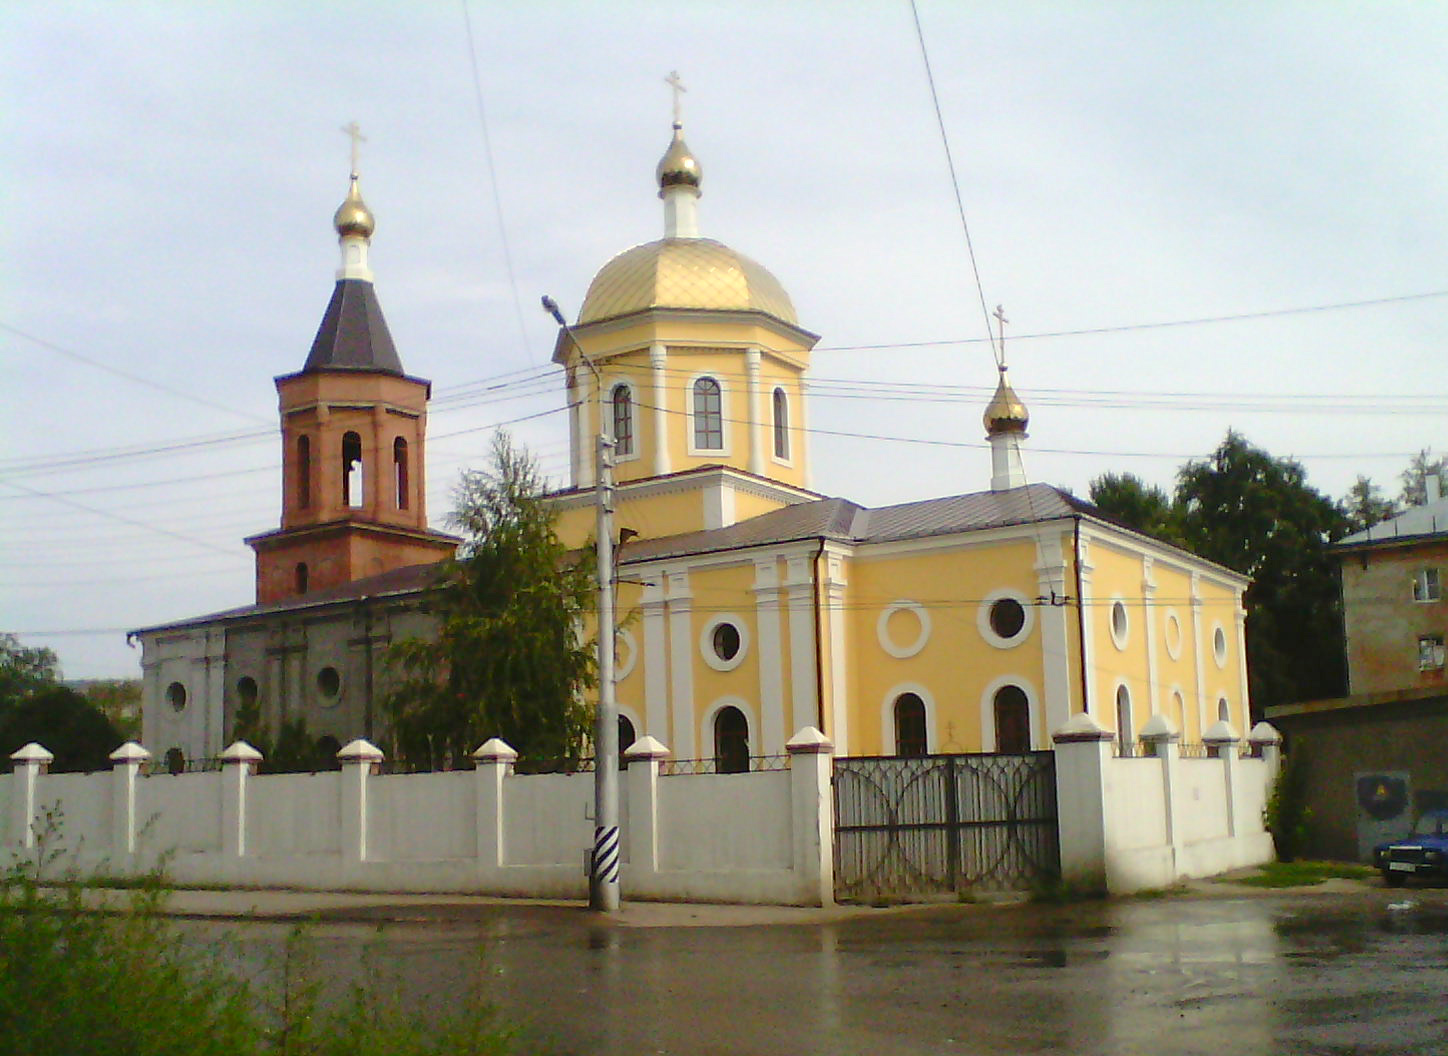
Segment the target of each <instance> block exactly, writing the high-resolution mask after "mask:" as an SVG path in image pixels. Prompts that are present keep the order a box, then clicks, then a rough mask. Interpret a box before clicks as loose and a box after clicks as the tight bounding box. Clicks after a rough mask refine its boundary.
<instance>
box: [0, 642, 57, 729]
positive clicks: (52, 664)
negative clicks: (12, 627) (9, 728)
mask: <svg viewBox="0 0 1448 1056" xmlns="http://www.w3.org/2000/svg"><path fill="white" fill-rule="evenodd" d="M59 678H60V661H59V660H58V659H57V658H56V655H55V653H54V652H53V651H52V650H50V649H46V648H44V647H40V648H32V647H30V646H25V645H21V644H20V639H19V638H16V637H15V635H13V634H5V633H0V711H4V710H5V709H6V708H7V707H9V706H10V705H12V704H14V703H15V702H16V701H18V700H19V699H20V698H22V697H24V696H27V695H29V694H31V693H34V692H35V691H36V690H39V689H44V688H46V687H47V686H53V685H55V683H56V681H57V680H58V679H59Z"/></svg>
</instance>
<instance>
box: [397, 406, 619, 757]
mask: <svg viewBox="0 0 1448 1056" xmlns="http://www.w3.org/2000/svg"><path fill="white" fill-rule="evenodd" d="M491 463H492V464H491V466H490V468H489V469H488V470H486V471H482V472H467V473H464V474H463V476H462V479H461V481H460V483H459V485H458V488H457V492H456V500H457V509H456V511H455V512H454V514H453V515H452V518H451V523H452V525H453V526H454V527H456V528H458V529H459V530H460V531H461V532H462V533H463V535H464V542H463V545H462V548H461V550H460V552H459V555H458V557H457V558H456V559H454V560H451V561H449V562H447V563H446V564H445V567H444V574H443V581H442V585H441V586H440V587H439V588H438V589H437V594H436V601H435V608H436V612H437V614H438V631H437V636H436V638H433V639H417V638H415V639H409V640H406V641H402V642H398V643H396V644H394V645H393V646H392V647H391V648H390V649H389V650H388V654H387V659H388V664H389V666H390V668H391V669H392V671H393V672H394V677H395V678H396V679H397V681H396V684H395V686H394V688H393V689H392V691H391V692H390V693H389V694H388V695H387V699H386V707H387V709H388V712H389V714H390V717H391V720H392V734H393V737H394V746H393V748H394V754H397V755H400V756H401V757H402V758H403V759H405V760H406V761H408V762H410V763H412V764H414V765H418V764H423V763H426V764H428V765H435V764H437V763H438V762H441V761H443V760H444V759H452V760H456V759H461V758H466V756H467V755H468V753H470V752H472V751H473V750H474V749H476V748H477V747H478V745H480V744H481V743H482V742H484V741H486V740H487V739H488V738H490V737H501V738H503V740H505V741H507V742H508V743H509V744H510V745H512V746H513V747H514V748H515V749H517V751H518V753H519V754H520V755H522V756H524V757H528V758H533V759H576V758H577V757H578V756H579V754H580V753H581V751H582V748H583V744H584V740H585V738H586V735H587V732H588V727H589V718H590V712H591V709H590V708H589V707H587V706H586V705H585V703H584V702H583V692H584V690H586V689H588V688H589V687H591V686H593V685H594V683H595V667H594V658H593V653H592V650H591V647H590V645H589V644H588V643H587V642H585V641H584V640H583V636H582V625H583V618H584V616H585V614H586V613H587V612H589V611H590V610H591V609H592V607H593V591H594V565H593V562H592V559H591V554H589V553H587V552H584V553H583V554H570V553H569V552H568V551H566V550H565V549H564V547H563V544H562V543H560V542H559V541H558V537H557V535H556V534H555V532H554V521H555V514H554V512H553V510H552V508H551V507H550V506H548V505H547V504H545V503H544V502H543V501H542V498H541V496H542V493H543V487H542V476H541V474H540V473H539V471H538V467H537V465H536V463H535V462H534V461H533V459H532V458H531V456H529V455H528V454H527V452H525V451H523V450H521V449H519V448H516V447H514V446H513V443H512V440H511V439H510V438H509V437H508V435H507V434H506V433H499V434H497V435H496V436H495V437H494V439H493V447H492V454H491Z"/></svg>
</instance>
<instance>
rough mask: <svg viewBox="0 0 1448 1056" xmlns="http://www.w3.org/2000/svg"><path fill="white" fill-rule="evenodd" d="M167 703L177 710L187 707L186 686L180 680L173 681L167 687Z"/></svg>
mask: <svg viewBox="0 0 1448 1056" xmlns="http://www.w3.org/2000/svg"><path fill="white" fill-rule="evenodd" d="M166 703H167V704H170V705H171V707H173V708H175V709H176V710H177V711H180V710H181V709H182V708H184V707H186V687H185V686H183V685H182V684H181V683H180V682H172V683H171V684H170V685H169V686H167V687H166Z"/></svg>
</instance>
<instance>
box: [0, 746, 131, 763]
mask: <svg viewBox="0 0 1448 1056" xmlns="http://www.w3.org/2000/svg"><path fill="white" fill-rule="evenodd" d="M10 758H11V759H14V760H15V761H16V762H17V763H53V762H55V755H54V753H52V752H51V751H49V750H48V749H47V748H46V747H45V746H44V745H42V744H40V743H39V742H37V741H31V742H30V743H29V744H27V745H24V746H23V747H21V748H19V749H17V750H16V751H13V752H11V753H10ZM113 758H114V757H113Z"/></svg>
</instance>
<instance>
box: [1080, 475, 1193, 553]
mask: <svg viewBox="0 0 1448 1056" xmlns="http://www.w3.org/2000/svg"><path fill="white" fill-rule="evenodd" d="M1090 497H1091V503H1092V505H1093V506H1096V507H1097V508H1098V509H1100V510H1101V512H1102V513H1104V514H1105V515H1106V516H1107V517H1110V518H1111V519H1113V520H1116V521H1119V522H1121V523H1122V524H1124V525H1126V526H1127V527H1128V528H1135V529H1136V530H1137V531H1139V532H1143V533H1145V534H1146V535H1149V536H1152V537H1153V538H1155V539H1162V540H1165V541H1166V542H1170V543H1178V544H1179V543H1180V542H1181V523H1180V520H1181V519H1180V517H1179V515H1178V510H1177V508H1176V505H1175V504H1174V503H1173V501H1172V500H1171V498H1170V497H1168V495H1167V493H1166V492H1164V491H1162V490H1161V489H1160V488H1158V487H1156V486H1155V485H1151V484H1147V483H1146V482H1145V481H1143V480H1142V479H1141V478H1140V477H1138V476H1137V475H1136V474H1134V473H1103V474H1102V475H1101V476H1099V477H1097V478H1096V479H1095V480H1093V481H1092V482H1091V492H1090Z"/></svg>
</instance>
